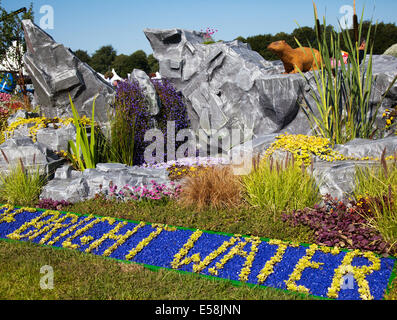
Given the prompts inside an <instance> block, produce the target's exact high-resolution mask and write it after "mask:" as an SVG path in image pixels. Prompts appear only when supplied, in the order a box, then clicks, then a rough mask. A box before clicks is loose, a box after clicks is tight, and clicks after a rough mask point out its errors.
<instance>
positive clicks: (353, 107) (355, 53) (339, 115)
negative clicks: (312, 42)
mask: <svg viewBox="0 0 397 320" xmlns="http://www.w3.org/2000/svg"><path fill="white" fill-rule="evenodd" d="M313 7H314V15H315V24H316V27H315V30H316V37H317V43H316V45H317V47H318V49H319V52H320V53H321V57H322V62H321V65H320V62H319V61H317V59H316V56H315V55H314V52H313V56H314V59H315V63H316V64H317V66H319V67H320V69H319V70H318V71H315V72H313V76H314V80H315V88H312V86H311V84H310V83H309V81H310V80H309V79H308V78H306V77H305V75H304V74H303V73H302V72H300V73H301V75H302V77H304V78H305V79H306V80H307V81H308V84H309V86H310V88H311V95H312V97H313V99H314V101H315V105H311V104H310V103H309V102H308V101H307V100H305V101H304V102H303V103H302V109H303V111H304V112H305V114H306V116H307V118H308V119H309V122H310V124H311V126H312V128H313V130H314V132H315V133H316V135H319V136H321V137H324V138H328V139H329V140H330V141H331V144H332V145H334V144H344V143H346V142H348V141H350V140H352V139H355V138H363V139H370V138H372V137H373V136H374V135H375V133H376V132H377V131H378V130H377V128H375V121H376V117H377V114H378V110H379V108H380V106H381V105H382V103H383V101H384V98H385V96H386V95H387V93H388V92H389V90H390V89H391V88H392V86H393V85H394V83H395V82H396V81H397V76H396V77H395V78H394V79H393V81H392V83H391V84H390V86H389V88H388V89H387V90H386V92H385V93H384V95H383V97H382V99H381V101H380V102H379V104H377V105H373V104H372V103H371V101H370V98H371V95H372V90H373V86H372V85H373V82H374V77H373V74H372V56H373V48H374V43H373V41H370V36H371V34H372V31H373V30H372V24H371V25H370V27H369V30H368V33H367V36H366V43H367V46H366V47H365V50H364V56H367V53H369V57H368V59H367V61H366V62H364V63H363V65H360V61H359V44H358V39H361V37H362V30H363V17H364V10H363V12H362V16H361V20H360V22H358V18H357V14H356V11H355V9H354V13H355V14H354V21H355V23H354V30H353V33H354V39H352V38H351V36H350V32H349V30H346V29H345V30H343V29H342V28H341V31H340V32H339V33H337V32H336V31H334V30H332V31H328V30H327V28H326V27H325V26H326V25H327V24H326V20H325V17H324V19H323V25H324V28H322V29H321V27H320V24H319V19H318V12H317V7H316V5H315V3H314V2H313ZM354 7H355V4H354ZM376 29H377V26H375V30H374V34H376ZM295 40H296V42H297V43H298V45H299V46H300V47H302V45H301V44H300V43H299V41H298V40H297V39H295ZM328 41H329V44H328ZM342 47H343V48H345V49H346V51H347V52H348V54H349V60H348V63H347V64H345V62H344V60H343V56H342V53H341V49H342ZM317 114H318V116H317ZM379 132H380V131H379Z"/></svg>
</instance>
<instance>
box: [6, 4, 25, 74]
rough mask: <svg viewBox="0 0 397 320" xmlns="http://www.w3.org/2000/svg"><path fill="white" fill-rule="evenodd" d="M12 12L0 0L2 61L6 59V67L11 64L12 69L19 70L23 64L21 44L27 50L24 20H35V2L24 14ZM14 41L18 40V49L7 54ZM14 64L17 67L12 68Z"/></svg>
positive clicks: (10, 68)
mask: <svg viewBox="0 0 397 320" xmlns="http://www.w3.org/2000/svg"><path fill="white" fill-rule="evenodd" d="M16 9H19V8H15V10H16ZM13 11H14V10H13ZM10 13H11V12H7V11H6V10H5V9H4V8H3V7H2V6H1V1H0V61H4V60H5V64H6V67H8V65H9V70H10V71H19V70H21V69H22V66H23V61H22V58H23V52H21V51H20V50H19V46H20V45H22V47H23V49H24V50H26V43H25V38H24V32H23V28H22V20H24V19H31V20H33V4H32V3H31V4H30V7H29V9H27V11H26V12H24V13H23V14H17V15H9V14H10ZM14 41H16V42H17V48H18V50H15V52H14V53H13V54H11V55H9V56H7V55H6V53H7V51H8V49H9V47H11V46H12V45H13V42H14ZM13 64H15V66H16V68H15V69H14V68H12V65H13ZM12 69H14V70H12Z"/></svg>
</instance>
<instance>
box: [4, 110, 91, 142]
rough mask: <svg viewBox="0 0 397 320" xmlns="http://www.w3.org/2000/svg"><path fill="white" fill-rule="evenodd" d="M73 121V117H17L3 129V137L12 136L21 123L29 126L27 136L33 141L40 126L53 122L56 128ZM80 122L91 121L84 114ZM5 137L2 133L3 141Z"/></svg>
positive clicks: (43, 126) (84, 123)
mask: <svg viewBox="0 0 397 320" xmlns="http://www.w3.org/2000/svg"><path fill="white" fill-rule="evenodd" d="M72 122H73V118H63V119H61V118H58V117H54V118H47V117H35V118H29V119H24V118H18V119H17V120H16V121H14V122H13V123H11V124H10V125H9V126H8V127H7V128H6V129H5V130H4V134H5V137H6V138H7V139H8V138H10V137H12V135H13V134H14V131H15V130H16V129H17V128H18V127H20V126H22V125H28V127H29V136H30V137H31V138H32V140H33V141H34V142H36V141H37V131H39V130H40V129H42V128H48V125H49V124H54V128H55V129H57V128H58V126H68V125H69V124H70V123H72ZM80 123H81V124H82V125H84V126H86V125H88V124H90V123H91V120H90V119H88V118H87V117H86V116H83V117H81V119H80ZM5 137H4V136H3V135H2V136H1V138H0V139H2V141H0V142H4V139H5Z"/></svg>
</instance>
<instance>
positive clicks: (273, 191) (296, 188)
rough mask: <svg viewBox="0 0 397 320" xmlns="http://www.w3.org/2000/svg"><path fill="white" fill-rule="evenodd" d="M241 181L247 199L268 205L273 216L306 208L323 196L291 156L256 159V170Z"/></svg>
mask: <svg viewBox="0 0 397 320" xmlns="http://www.w3.org/2000/svg"><path fill="white" fill-rule="evenodd" d="M242 184H243V186H244V190H245V192H244V195H245V197H244V198H245V200H246V201H247V202H248V203H249V204H250V205H251V206H254V207H259V208H263V209H266V211H269V212H270V213H272V214H273V216H274V219H276V217H277V216H280V215H281V213H282V212H283V211H290V210H298V209H303V208H305V207H308V206H312V205H314V204H315V203H316V202H317V201H319V200H320V199H321V197H320V193H319V189H318V187H317V185H316V183H315V180H314V178H313V176H312V175H310V174H309V173H307V171H306V168H305V167H304V165H303V164H302V166H299V165H298V164H297V163H296V162H295V160H294V158H293V157H292V159H289V158H288V156H287V157H286V159H285V160H284V161H274V160H273V158H272V157H270V158H268V159H266V160H261V161H260V162H256V165H255V166H254V170H253V171H252V172H251V173H250V174H248V175H246V176H243V177H242Z"/></svg>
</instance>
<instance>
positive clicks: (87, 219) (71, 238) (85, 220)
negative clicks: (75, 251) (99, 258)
mask: <svg viewBox="0 0 397 320" xmlns="http://www.w3.org/2000/svg"><path fill="white" fill-rule="evenodd" d="M93 218H94V217H93V216H92V215H90V216H88V217H87V218H85V219H83V220H81V221H80V222H79V223H77V224H74V225H73V226H72V227H70V228H68V229H66V230H65V231H64V232H62V233H61V234H60V235H59V236H57V237H55V238H54V239H52V240H51V241H49V242H48V243H47V245H49V246H51V245H53V244H54V243H55V242H57V241H58V240H59V239H61V238H63V237H66V236H67V235H68V234H70V233H71V232H74V231H75V230H76V229H77V228H78V227H80V226H81V225H83V224H85V223H87V222H89V221H90V220H92V219H93ZM83 229H84V228H83ZM78 232H79V235H80V234H81V233H82V231H81V232H80V231H78ZM84 232H85V231H84ZM74 238H75V236H73V237H70V238H69V239H67V240H66V241H65V242H64V243H65V246H68V244H67V242H68V241H69V242H70V241H71V240H73V239H74ZM70 245H71V243H70ZM77 247H79V246H78V245H77Z"/></svg>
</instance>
